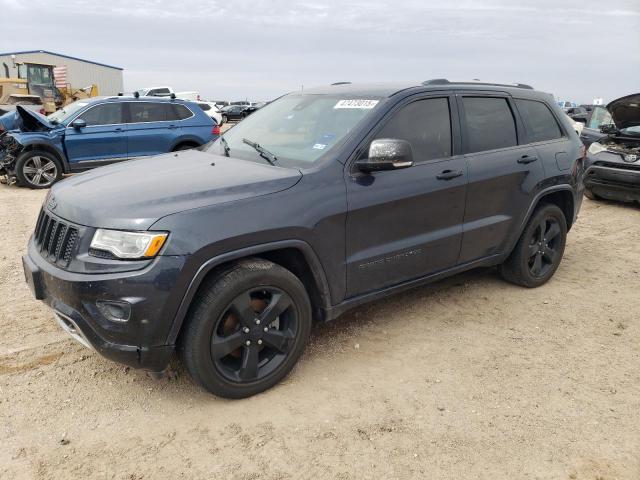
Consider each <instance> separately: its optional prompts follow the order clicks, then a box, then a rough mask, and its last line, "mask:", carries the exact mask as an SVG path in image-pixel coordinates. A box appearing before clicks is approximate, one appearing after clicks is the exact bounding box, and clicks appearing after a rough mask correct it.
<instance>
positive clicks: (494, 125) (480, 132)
mask: <svg viewBox="0 0 640 480" xmlns="http://www.w3.org/2000/svg"><path fill="white" fill-rule="evenodd" d="M462 103H463V105H464V116H465V121H466V127H467V129H466V130H467V147H468V150H469V153H474V152H483V151H486V150H495V149H498V148H507V147H514V146H516V145H517V144H518V136H517V134H516V124H515V120H514V118H513V113H512V112H511V108H510V107H509V103H508V102H507V99H506V98H496V97H463V99H462Z"/></svg>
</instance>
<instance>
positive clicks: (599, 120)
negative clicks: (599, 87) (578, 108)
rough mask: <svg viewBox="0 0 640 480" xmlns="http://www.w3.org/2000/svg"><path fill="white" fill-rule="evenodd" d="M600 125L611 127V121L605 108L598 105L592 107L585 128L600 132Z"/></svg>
mask: <svg viewBox="0 0 640 480" xmlns="http://www.w3.org/2000/svg"><path fill="white" fill-rule="evenodd" d="M601 125H613V120H612V119H611V114H610V113H609V111H608V110H607V109H606V108H605V107H602V106H599V105H598V106H596V107H594V108H593V111H592V112H591V117H589V122H588V123H587V128H593V129H594V130H600V126H601Z"/></svg>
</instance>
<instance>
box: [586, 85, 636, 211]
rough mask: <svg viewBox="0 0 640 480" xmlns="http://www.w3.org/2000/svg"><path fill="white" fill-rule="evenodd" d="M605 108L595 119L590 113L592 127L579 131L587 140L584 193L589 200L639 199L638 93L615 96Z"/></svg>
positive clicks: (634, 200) (627, 200) (628, 200)
mask: <svg viewBox="0 0 640 480" xmlns="http://www.w3.org/2000/svg"><path fill="white" fill-rule="evenodd" d="M606 110H607V112H608V114H609V115H608V116H605V115H601V116H600V117H599V120H598V121H597V119H596V118H594V117H593V116H592V119H591V120H592V121H593V125H591V127H593V128H590V129H588V131H587V132H584V131H583V133H582V136H583V138H587V139H588V140H589V142H590V145H589V150H588V151H587V158H586V161H585V168H586V171H585V175H584V185H585V190H584V194H585V196H587V197H588V198H590V199H592V200H597V199H599V198H605V199H609V200H619V201H623V202H640V93H636V94H633V95H627V96H626V97H622V98H618V99H616V100H614V101H612V102H611V103H609V104H608V105H607V107H606ZM596 111H597V110H594V113H595V112H596ZM605 121H608V122H609V123H605ZM596 122H597V128H598V129H599V132H598V133H595V132H596V130H595V127H596ZM585 130H587V129H585ZM592 130H593V132H594V133H589V132H591V131H592Z"/></svg>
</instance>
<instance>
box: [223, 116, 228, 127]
mask: <svg viewBox="0 0 640 480" xmlns="http://www.w3.org/2000/svg"><path fill="white" fill-rule="evenodd" d="M228 121H229V119H228V118H227V116H226V115H222V124H223V125H224V124H225V123H227V122H228Z"/></svg>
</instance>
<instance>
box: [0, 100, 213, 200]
mask: <svg viewBox="0 0 640 480" xmlns="http://www.w3.org/2000/svg"><path fill="white" fill-rule="evenodd" d="M16 111H17V114H18V116H19V117H20V118H19V119H17V127H18V129H17V130H13V131H9V132H3V133H0V175H2V174H4V175H6V176H7V177H8V180H9V183H11V182H13V181H14V180H15V181H16V182H17V183H18V184H19V185H21V186H25V187H30V188H47V187H50V186H51V185H53V184H54V183H55V182H57V181H58V180H60V179H61V178H62V174H63V173H72V172H81V171H84V170H88V169H91V168H95V167H98V166H101V165H105V164H109V163H113V162H118V161H122V160H129V159H133V158H140V157H149V156H152V155H158V154H162V153H167V152H174V151H177V150H186V149H189V148H195V147H199V146H200V145H204V144H205V143H208V142H210V141H211V140H214V139H215V138H217V136H218V135H219V133H220V130H219V127H218V126H217V125H216V124H215V122H214V121H213V120H212V119H211V117H209V116H208V115H207V114H206V113H205V112H203V111H202V109H201V108H200V107H198V105H196V104H195V103H191V102H186V101H182V100H176V99H170V98H158V97H147V98H134V97H122V96H119V97H108V98H99V99H95V98H94V99H90V100H79V101H77V102H74V103H72V104H70V105H67V106H66V107H65V108H63V109H62V110H59V111H58V112H55V113H53V114H51V115H49V116H48V117H43V116H42V115H38V114H37V113H35V112H31V111H29V110H26V109H24V108H22V107H18V108H17V110H16Z"/></svg>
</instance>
